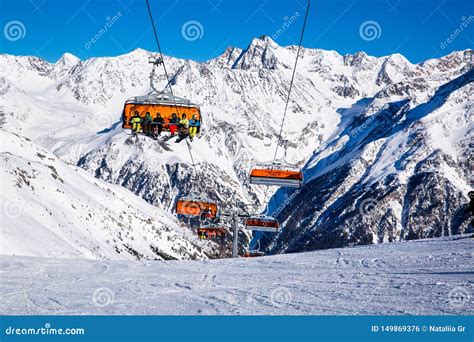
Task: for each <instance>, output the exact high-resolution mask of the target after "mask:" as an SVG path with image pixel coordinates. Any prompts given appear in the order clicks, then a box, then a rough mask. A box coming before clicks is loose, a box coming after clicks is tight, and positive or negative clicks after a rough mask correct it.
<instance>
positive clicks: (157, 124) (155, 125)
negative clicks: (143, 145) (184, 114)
mask: <svg viewBox="0 0 474 342" xmlns="http://www.w3.org/2000/svg"><path fill="white" fill-rule="evenodd" d="M164 123H165V119H163V118H162V117H161V114H160V113H156V117H155V118H154V119H153V121H152V122H151V132H152V135H153V137H154V138H155V139H158V137H159V136H160V135H161V131H162V130H163V124H164Z"/></svg>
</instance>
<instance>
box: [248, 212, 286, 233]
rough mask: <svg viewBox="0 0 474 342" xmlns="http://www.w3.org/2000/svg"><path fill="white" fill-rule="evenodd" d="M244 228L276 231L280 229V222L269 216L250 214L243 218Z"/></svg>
mask: <svg viewBox="0 0 474 342" xmlns="http://www.w3.org/2000/svg"><path fill="white" fill-rule="evenodd" d="M245 229H247V230H255V231H262V232H273V233H277V232H278V231H280V223H279V222H278V220H276V219H274V218H273V217H270V216H265V215H260V216H252V217H249V218H247V219H246V220H245Z"/></svg>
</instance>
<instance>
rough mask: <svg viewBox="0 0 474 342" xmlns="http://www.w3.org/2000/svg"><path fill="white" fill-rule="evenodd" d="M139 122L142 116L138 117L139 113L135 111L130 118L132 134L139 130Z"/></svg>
mask: <svg viewBox="0 0 474 342" xmlns="http://www.w3.org/2000/svg"><path fill="white" fill-rule="evenodd" d="M141 122H142V118H141V117H140V114H138V111H135V113H133V117H132V118H131V119H130V124H131V125H132V133H133V135H137V134H138V133H139V132H140V131H141Z"/></svg>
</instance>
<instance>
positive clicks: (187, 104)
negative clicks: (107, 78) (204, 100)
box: [122, 58, 202, 133]
mask: <svg viewBox="0 0 474 342" xmlns="http://www.w3.org/2000/svg"><path fill="white" fill-rule="evenodd" d="M150 63H153V69H152V72H151V76H150V92H149V93H148V94H147V95H144V96H134V97H131V98H129V99H127V100H126V101H125V105H124V107H123V111H122V128H125V129H131V128H132V125H131V123H130V119H131V118H132V117H133V116H134V113H135V112H136V111H138V113H139V115H140V117H141V118H144V117H145V115H146V112H149V113H150V115H151V118H152V119H155V118H156V116H157V113H160V114H161V117H162V118H163V119H164V121H165V123H164V125H163V130H164V131H165V130H169V123H170V120H171V116H172V114H173V113H175V114H176V115H177V116H178V118H179V119H181V116H182V115H183V114H186V117H187V118H188V119H191V118H192V116H193V115H196V118H197V119H198V120H199V121H200V122H201V126H202V116H201V109H200V108H199V106H198V105H197V104H195V103H192V102H191V101H190V100H188V99H185V98H182V97H177V96H174V95H172V94H171V92H168V91H166V88H165V90H162V91H159V90H157V89H156V88H155V86H154V84H153V79H154V75H155V68H156V66H157V65H159V64H161V63H162V61H161V59H159V58H158V59H150ZM201 126H198V129H200V127H201ZM197 133H199V132H197Z"/></svg>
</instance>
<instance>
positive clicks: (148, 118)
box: [142, 112, 151, 136]
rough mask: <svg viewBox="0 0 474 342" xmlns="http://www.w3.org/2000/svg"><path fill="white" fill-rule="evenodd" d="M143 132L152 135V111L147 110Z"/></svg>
mask: <svg viewBox="0 0 474 342" xmlns="http://www.w3.org/2000/svg"><path fill="white" fill-rule="evenodd" d="M142 125H143V132H144V133H145V135H147V136H150V135H151V115H150V112H146V115H145V118H144V119H143V123H142Z"/></svg>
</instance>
